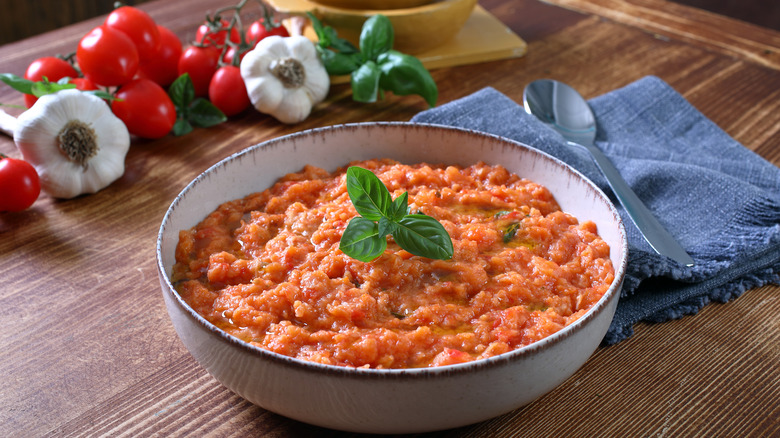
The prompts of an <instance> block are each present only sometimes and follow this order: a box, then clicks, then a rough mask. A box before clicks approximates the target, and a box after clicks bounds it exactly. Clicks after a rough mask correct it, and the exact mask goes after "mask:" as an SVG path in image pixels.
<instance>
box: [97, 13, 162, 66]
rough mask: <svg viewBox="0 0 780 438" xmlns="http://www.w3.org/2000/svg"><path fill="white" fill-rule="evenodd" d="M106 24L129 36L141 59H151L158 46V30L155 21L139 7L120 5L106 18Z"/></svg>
mask: <svg viewBox="0 0 780 438" xmlns="http://www.w3.org/2000/svg"><path fill="white" fill-rule="evenodd" d="M105 24H106V26H108V27H111V28H114V29H117V30H119V31H121V32H124V34H125V35H127V36H128V37H130V39H131V40H132V41H133V44H135V47H136V49H137V50H138V57H139V58H140V59H142V60H145V59H151V58H152V57H154V55H155V54H156V53H157V48H158V47H159V46H160V32H159V30H158V29H157V23H155V22H154V20H153V19H152V17H150V16H149V14H147V13H146V12H144V11H143V10H141V9H138V8H134V7H132V6H121V7H119V8H117V9H114V10H113V11H112V12H111V13H110V14H108V17H107V18H106V23H105Z"/></svg>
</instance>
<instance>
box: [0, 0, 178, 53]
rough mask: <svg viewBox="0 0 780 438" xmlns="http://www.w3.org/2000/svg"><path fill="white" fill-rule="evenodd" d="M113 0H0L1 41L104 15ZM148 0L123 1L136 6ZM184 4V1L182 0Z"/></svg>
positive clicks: (111, 7)
mask: <svg viewBox="0 0 780 438" xmlns="http://www.w3.org/2000/svg"><path fill="white" fill-rule="evenodd" d="M114 1H115V0H0V44H5V43H9V42H12V41H16V40H20V39H23V38H26V37H29V36H32V35H37V34H39V33H43V32H46V31H49V30H52V29H57V28H59V27H62V26H66V25H68V24H71V23H76V22H78V21H82V20H86V19H87V18H92V17H96V16H98V15H102V14H107V13H109V12H111V10H112V9H114ZM146 1H149V0H123V1H122V3H124V4H126V5H137V4H140V3H144V2H146ZM182 4H183V5H185V4H186V0H185V1H182Z"/></svg>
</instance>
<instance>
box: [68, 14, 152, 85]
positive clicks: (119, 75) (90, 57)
mask: <svg viewBox="0 0 780 438" xmlns="http://www.w3.org/2000/svg"><path fill="white" fill-rule="evenodd" d="M76 61H77V62H78V64H79V67H81V71H82V72H83V73H84V76H85V77H87V78H88V79H89V80H91V81H92V82H94V83H96V84H99V85H104V86H107V87H110V86H115V85H122V84H124V83H126V82H129V81H130V80H131V79H133V76H135V73H136V71H138V50H137V49H136V48H135V44H133V41H132V40H131V39H130V37H128V36H127V35H125V34H124V32H122V31H119V30H117V29H114V28H111V27H108V26H105V25H102V26H98V27H96V28H94V29H92V30H91V31H90V32H89V33H88V34H86V35H85V36H84V38H82V39H81V41H79V45H78V48H77V49H76Z"/></svg>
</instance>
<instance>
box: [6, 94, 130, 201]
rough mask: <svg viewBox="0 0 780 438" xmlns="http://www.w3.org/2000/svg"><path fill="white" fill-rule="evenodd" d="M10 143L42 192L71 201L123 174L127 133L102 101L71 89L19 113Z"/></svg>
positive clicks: (92, 191)
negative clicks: (29, 167) (35, 176)
mask: <svg viewBox="0 0 780 438" xmlns="http://www.w3.org/2000/svg"><path fill="white" fill-rule="evenodd" d="M14 142H15V143H16V146H17V147H18V148H19V150H20V151H21V152H22V156H23V157H24V159H25V160H26V161H27V162H29V163H30V164H32V165H33V166H34V167H35V170H36V171H37V172H38V175H39V176H40V178H41V188H42V189H43V190H44V191H45V192H46V193H48V194H49V195H51V196H54V197H56V198H73V197H75V196H78V195H80V194H83V193H95V192H97V191H98V190H101V189H103V188H104V187H106V186H108V185H109V184H111V183H112V182H114V181H115V180H117V179H118V178H119V177H120V176H122V175H123V174H124V172H125V156H126V155H127V151H128V149H129V148H130V134H129V133H128V131H127V128H126V127H125V124H124V123H122V121H121V120H119V119H118V118H117V117H116V116H114V114H113V113H112V112H111V108H109V106H108V104H106V102H105V101H103V99H101V98H99V97H97V96H93V95H91V94H88V93H84V92H82V91H78V90H73V89H72V90H63V91H59V92H57V93H54V94H48V95H45V96H43V97H41V98H40V99H38V101H37V102H36V103H35V105H33V106H32V108H30V109H28V110H27V111H25V112H23V113H22V114H21V115H20V116H19V117H18V118H17V124H16V127H15V129H14Z"/></svg>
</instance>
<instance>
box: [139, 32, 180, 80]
mask: <svg viewBox="0 0 780 438" xmlns="http://www.w3.org/2000/svg"><path fill="white" fill-rule="evenodd" d="M157 30H158V31H159V32H160V47H158V48H157V54H156V55H154V56H153V57H152V58H151V59H146V60H144V59H142V60H141V64H140V65H139V66H138V76H140V77H142V78H147V79H151V80H153V81H154V82H157V83H158V84H160V85H162V86H163V87H167V86H168V85H170V84H171V83H172V82H173V81H175V80H176V78H177V77H179V58H180V57H181V52H182V47H181V41H179V37H177V36H176V34H174V33H173V32H171V30H170V29H168V28H167V27H164V26H160V25H158V26H157Z"/></svg>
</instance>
